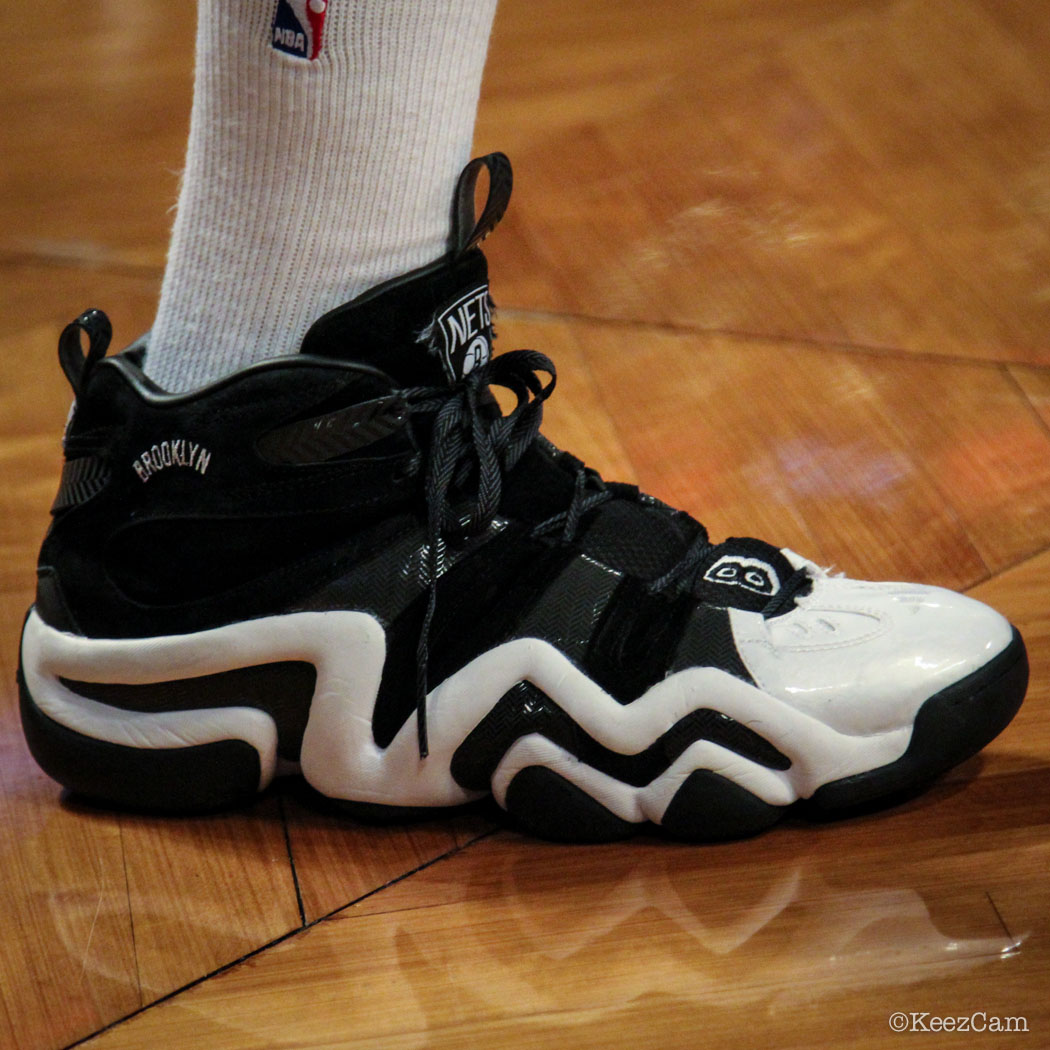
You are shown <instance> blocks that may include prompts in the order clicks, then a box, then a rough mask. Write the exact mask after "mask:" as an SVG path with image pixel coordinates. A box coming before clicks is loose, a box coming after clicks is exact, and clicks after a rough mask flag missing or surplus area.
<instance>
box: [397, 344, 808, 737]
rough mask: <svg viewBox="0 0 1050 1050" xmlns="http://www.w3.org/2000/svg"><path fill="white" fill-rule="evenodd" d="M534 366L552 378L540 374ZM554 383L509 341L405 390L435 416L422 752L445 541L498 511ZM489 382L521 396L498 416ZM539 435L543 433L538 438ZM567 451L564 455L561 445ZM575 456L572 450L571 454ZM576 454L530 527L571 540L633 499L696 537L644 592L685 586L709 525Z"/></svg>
mask: <svg viewBox="0 0 1050 1050" xmlns="http://www.w3.org/2000/svg"><path fill="white" fill-rule="evenodd" d="M538 373H546V374H547V375H548V376H549V377H550V379H549V381H548V382H546V383H544V382H543V381H542V380H541V379H540V376H539V374H538ZM556 382H557V372H556V371H555V368H554V363H553V362H552V361H551V360H550V358H548V357H547V356H546V355H545V354H541V353H540V352H539V351H536V350H512V351H510V352H509V353H505V354H500V355H499V356H498V357H494V358H492V359H490V360H489V361H488V362H486V363H485V364H484V365H482V366H481V367H479V368H475V369H474V370H472V371H471V372H468V373H467V375H466V376H464V377H463V378H462V379H461V380H460V381H459V382H458V383H456V385H455V386H453V387H451V388H450V387H447V386H442V387H415V388H412V389H409V390H404V391H402V392H401V396H402V397H403V398H404V400H405V403H406V407H407V411H408V413H409V414H410V415H413V416H415V415H422V416H432V417H433V420H432V423H431V424H430V440H429V449H428V454H427V466H426V477H425V482H424V490H425V499H426V506H427V546H426V551H425V554H424V557H423V559H422V563H421V574H422V580H421V582H422V583H423V584H424V586H425V588H426V593H427V604H426V611H425V613H424V617H423V624H422V627H421V628H420V633H419V642H418V644H417V647H416V725H417V729H418V735H419V756H420V758H426V757H427V755H428V753H429V742H428V736H427V719H426V707H427V693H428V666H429V659H430V632H431V627H432V625H433V622H434V613H435V611H436V609H437V583H438V579H439V578H440V577H441V575H442V573H443V572H444V571H445V567H446V550H447V547H446V545H447V542H448V541H449V540H458V539H463V538H467V537H470V536H477V535H479V534H480V533H482V532H484V531H485V530H486V529H487V528H489V527H490V526H491V525H492V523H493V521H494V520H495V518H496V516H497V514H498V511H499V507H500V503H501V499H502V495H503V480H504V477H505V475H506V474H508V473H509V472H510V471H511V470H513V469H514V467H515V466H516V465H517V463H518V462H519V460H520V459H521V457H522V456H523V455H524V453H525V452H526V450H527V449H528V448H529V447H530V446H531V445H532V443H533V442H534V441H535V440H536V439H537V436H538V435H539V431H540V425H541V423H542V420H543V402H544V401H546V400H547V398H548V397H550V395H551V394H552V393H553V391H554V387H555V384H556ZM490 386H502V387H504V388H506V389H507V390H510V391H511V392H512V393H513V394H514V396H515V398H516V399H517V404H516V405H515V406H514V408H513V409H512V410H511V411H510V412H509V413H508V414H506V415H503V414H502V413H501V411H500V409H499V406H498V405H497V403H496V401H495V398H494V397H493V395H492V394H491V393H490V392H489V387H490ZM540 440H543V439H542V438H541V439H540ZM563 455H565V454H564V453H563ZM570 458H571V457H570ZM576 462H577V468H576V471H575V480H574V483H573V494H572V497H571V499H570V501H569V505H568V506H567V507H566V508H565V509H564V510H562V511H559V512H558V513H557V514H554V515H551V516H550V517H549V518H546V519H545V520H544V521H542V522H540V523H539V524H538V525H536V526H534V528H533V529H532V535H533V536H544V535H551V534H554V533H558V534H560V535H559V540H560V542H562V543H571V542H573V540H574V539H575V537H576V532H577V530H578V528H579V525H580V522H581V521H582V519H583V518H584V516H585V515H586V514H587V513H588V512H590V511H591V510H594V509H595V508H596V507H598V506H600V505H601V504H603V503H606V502H608V501H609V500H612V499H616V498H625V497H628V496H633V498H635V499H637V500H640V501H644V502H646V503H647V504H649V505H652V506H654V507H662V508H664V509H665V510H666V511H667V513H668V514H671V515H674V516H675V517H677V518H680V519H681V520H682V522H683V523H684V524H685V525H686V527H687V528H688V529H692V530H693V539H692V540H691V542H690V544H689V547H688V548H687V549H686V551H685V553H684V554H683V555H682V556H681V557H680V558H679V560H678V561H677V562H676V563H675V565H674V566H672V568H671V569H670V570H668V571H667V572H666V573H664V574H663V575H662V576H660V577H659V578H657V579H655V580H652V581H651V582H650V583H649V584H648V590H649V591H650V593H656V592H658V591H668V590H671V591H674V592H677V593H685V592H690V591H692V590H694V589H695V587H696V585H697V575H698V572H699V569H700V568H701V566H702V565H703V564H704V562H705V560H706V559H707V557H708V555H709V554H710V553H711V551H712V550H714V548H715V545H714V544H712V543H711V542H710V540H709V539H708V535H707V530H706V529H705V528H704V526H703V525H701V524H700V523H699V522H698V521H696V520H695V519H694V518H692V517H691V516H690V515H688V514H686V513H685V512H684V511H680V510H674V509H673V508H671V507H669V506H667V505H666V504H663V503H661V502H660V501H659V500H656V499H653V498H652V497H651V496H645V495H643V494H641V493H639V492H638V490H637V489H636V488H634V487H633V486H628V485H611V484H609V483H607V482H606V481H604V480H603V479H602V477H601V475H600V474H599V473H598V472H597V471H596V470H593V469H592V468H590V467H587V466H585V465H584V464H583V463H580V462H579V461H576ZM809 584H810V577H809V574H808V572H807V571H806V569H805V568H801V569H799V570H798V571H797V572H795V573H794V574H793V575H792V576H791V577H790V578H789V579H788V580H787V581H786V583H785V584H784V585H783V586H782V587H781V589H780V590H779V591H778V593H777V594H776V595H774V596H773V598H772V599H770V601H769V603H768V604H767V605H766V607H765V608H764V609H763V610H762V613H763V615H764V616H767V617H769V616H773V615H776V614H777V613H779V612H782V611H783V610H785V609H787V608H788V607H789V606H790V605H791V604H793V603H794V601H795V599H796V598H797V597H799V596H800V595H801V594H802V593H803V592H804V591H805V590H806V588H807V587H808V586H809Z"/></svg>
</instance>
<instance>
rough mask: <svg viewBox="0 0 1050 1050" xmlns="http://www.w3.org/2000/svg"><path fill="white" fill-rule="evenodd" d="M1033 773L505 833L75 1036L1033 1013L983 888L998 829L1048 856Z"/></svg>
mask: <svg viewBox="0 0 1050 1050" xmlns="http://www.w3.org/2000/svg"><path fill="white" fill-rule="evenodd" d="M1038 783H1039V782H1038V781H1033V779H1032V775H1026V776H1018V777H998V778H992V779H990V780H989V781H987V782H982V783H980V784H977V785H969V786H968V787H965V788H959V787H958V786H957V785H954V786H953V785H946V786H944V787H942V788H939V789H937V790H936V791H935V792H934V793H932V794H931V795H929V796H927V797H926V798H925V799H924V800H920V801H918V802H916V803H913V804H911V805H910V806H908V807H904V808H901V809H898V810H895V811H893V812H890V813H886V814H882V815H878V816H872V817H869V818H864V819H862V820H855V821H851V822H840V823H836V824H831V825H823V826H816V827H810V826H790V827H786V828H784V829H781V830H779V831H774V832H773V833H771V834H769V835H766V836H762V837H760V838H759V839H755V840H750V841H748V842H741V843H733V844H727V845H721V846H711V847H701V848H696V847H676V846H673V845H670V844H668V843H663V842H655V841H646V840H644V839H643V840H638V841H636V842H634V843H631V844H625V845H616V846H608V847H603V848H601V849H594V848H592V847H564V846H551V845H544V844H542V843H535V842H532V841H529V840H525V839H521V838H519V837H517V836H514V835H510V834H503V835H500V836H498V837H497V838H495V839H490V840H488V841H486V842H484V843H480V844H478V845H476V846H474V847H471V848H470V849H468V850H466V851H464V852H463V853H460V854H458V855H457V856H456V857H454V858H452V859H450V860H448V861H445V862H442V863H439V864H437V865H434V866H433V867H431V868H428V869H427V870H426V871H424V872H421V873H419V874H418V875H416V876H414V877H413V878H411V879H408V880H405V881H404V882H401V883H399V884H398V885H396V886H394V887H391V888H390V889H389V890H387V891H385V892H384V893H382V894H378V895H376V896H374V897H372V898H370V899H369V900H367V901H364V902H362V903H361V904H360V905H357V906H355V907H353V908H351V909H349V910H348V911H346V912H344V913H342V914H341V915H340V917H338V918H337V919H333V920H330V921H327V922H324V923H321V924H319V925H318V926H315V927H313V928H311V929H310V930H309V931H307V932H306V933H304V934H302V935H298V936H296V937H294V938H292V939H291V940H289V941H286V942H284V943H282V944H281V945H279V946H277V947H276V948H274V949H272V950H270V951H267V952H265V953H263V954H262V955H261V956H258V957H257V958H255V959H252V960H250V961H248V962H247V963H245V964H243V965H241V966H239V967H237V968H235V969H234V970H232V971H229V972H227V973H224V974H222V975H220V976H219V977H217V978H215V979H213V980H211V981H209V982H206V983H205V984H203V985H201V986H199V987H197V988H194V989H192V990H190V991H189V992H187V993H185V994H183V995H181V996H179V997H177V998H176V999H174V1000H171V1001H169V1002H166V1003H164V1004H161V1005H160V1006H158V1007H157V1008H156V1009H154V1010H151V1011H148V1012H147V1013H145V1014H143V1015H141V1016H140V1017H138V1018H135V1019H134V1020H132V1021H130V1022H128V1023H127V1024H124V1025H121V1026H119V1027H118V1028H116V1029H114V1030H113V1031H111V1032H109V1033H106V1034H105V1035H104V1036H102V1037H101V1038H99V1039H97V1040H94V1041H93V1042H91V1043H90V1044H89V1045H90V1046H92V1047H98V1048H99V1050H103V1048H105V1050H114V1048H118V1047H132V1046H137V1045H142V1044H143V1043H145V1042H148V1041H149V1040H151V1039H155V1038H160V1037H163V1038H164V1039H165V1040H166V1041H167V1043H166V1045H168V1046H171V1047H173V1048H181V1047H189V1046H191V1045H193V1044H192V1040H193V1039H194V1038H199V1037H200V1035H201V1033H206V1034H207V1038H208V1040H209V1045H212V1046H215V1047H218V1048H223V1050H234V1048H240V1047H245V1048H247V1047H254V1046H259V1045H274V1046H285V1045H296V1046H297V1047H302V1048H313V1047H336V1046H339V1047H343V1046H345V1047H351V1046H365V1045H370V1046H371V1045H378V1046H409V1045H420V1044H421V1043H425V1044H426V1045H428V1046H456V1045H458V1046H463V1045H479V1040H482V1039H484V1040H486V1041H488V1042H491V1043H492V1045H498V1046H504V1045H507V1046H509V1045H518V1046H520V1045H528V1046H535V1047H547V1046H550V1047H554V1046H564V1045H565V1041H566V1040H567V1039H570V1038H571V1039H572V1041H573V1042H574V1043H576V1042H581V1043H582V1044H583V1045H599V1043H598V1042H597V1039H598V1033H601V1038H602V1040H604V1042H603V1043H602V1044H601V1045H604V1046H638V1045H641V1046H652V1047H662V1046H687V1045H691V1046H695V1045H697V1041H698V1040H699V1039H701V1038H703V1039H707V1040H712V1039H713V1040H715V1044H716V1045H727V1044H728V1043H729V1042H730V1041H731V1040H732V1041H733V1042H732V1045H736V1041H735V1039H734V1036H735V1035H738V1034H739V1033H740V1032H741V1031H742V1030H745V1029H746V1030H747V1031H748V1039H749V1040H750V1039H752V1038H754V1029H753V1026H754V1025H755V1024H757V1025H758V1026H759V1030H760V1031H761V1033H762V1034H763V1036H764V1037H768V1039H767V1040H766V1041H767V1042H768V1043H769V1045H777V1046H799V1047H802V1046H807V1045H816V1046H836V1045H841V1044H840V1042H839V1041H838V1040H839V1039H840V1037H841V1033H842V1031H843V1030H845V1029H847V1028H848V1029H849V1030H850V1031H851V1033H856V1035H857V1039H858V1041H859V1044H860V1045H863V1046H869V1047H877V1046H893V1045H896V1042H897V1040H899V1038H900V1037H899V1036H897V1035H896V1034H895V1033H893V1032H892V1031H890V1029H889V1027H888V1025H887V1018H888V1016H889V1014H890V1013H891V1012H893V1010H897V1009H903V1010H909V1011H910V1010H916V1011H920V1010H931V1009H949V1008H950V1009H951V1010H952V1011H955V1012H961V1011H962V1010H966V1011H968V1012H969V1011H973V1010H979V1009H983V1010H986V1011H988V1012H989V1013H991V1012H994V1011H1002V1012H1004V1013H1009V1014H1026V1015H1027V1016H1028V1018H1029V1023H1030V1024H1031V1025H1032V1027H1033V1028H1034V1029H1035V1030H1038V1029H1039V1027H1040V1026H1041V1025H1043V1024H1045V1023H1046V1021H1047V1020H1050V1010H1048V1007H1047V1005H1046V1003H1045V997H1043V996H1042V995H1041V993H1040V991H1039V989H1040V988H1041V986H1042V982H1043V981H1045V978H1046V975H1047V969H1048V962H1050V958H1048V951H1047V947H1046V945H1045V944H1043V943H1041V942H1037V941H1036V940H1035V939H1034V938H1033V939H1031V940H1024V941H1022V942H1021V943H1020V944H1018V943H1017V940H1016V939H1015V938H1013V937H1012V935H1011V933H1010V932H1008V931H1007V930H1005V929H1004V928H1003V926H1002V923H1001V921H1000V917H999V915H998V914H997V913H996V910H995V908H994V907H993V906H992V904H991V903H990V901H989V898H988V895H987V892H986V886H987V885H988V884H989V881H990V880H994V878H995V877H996V875H997V873H999V872H1000V871H1001V856H1002V850H1004V849H1009V850H1015V849H1018V848H1022V849H1024V848H1027V849H1030V850H1032V851H1033V852H1032V863H1033V864H1034V863H1035V858H1036V856H1037V854H1038V851H1039V850H1040V849H1041V850H1042V851H1043V853H1042V856H1043V857H1044V859H1045V855H1046V853H1045V850H1046V846H1045V835H1046V831H1047V824H1048V821H1050V810H1048V808H1047V804H1045V803H1041V804H1040V805H1039V806H1038V807H1037V808H1036V809H1035V810H1033V807H1032V792H1033V788H1034V787H1036V786H1038ZM887 841H892V842H893V844H894V849H893V851H892V852H888V851H887V850H886V846H885V844H886V842H887ZM730 887H732V889H730ZM993 975H994V985H993V986H991V987H989V984H988V981H989V980H990V979H991V978H992V976H993ZM756 1018H757V1019H758V1020H757V1021H756ZM851 1041H852V1037H851ZM931 1045H938V1044H937V1043H936V1042H933V1043H932V1044H931ZM968 1045H969V1044H968ZM975 1045H995V1044H994V1043H987V1042H983V1043H982V1042H980V1041H978V1042H977V1043H976V1044H975ZM1022 1045H1023V1044H1022Z"/></svg>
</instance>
